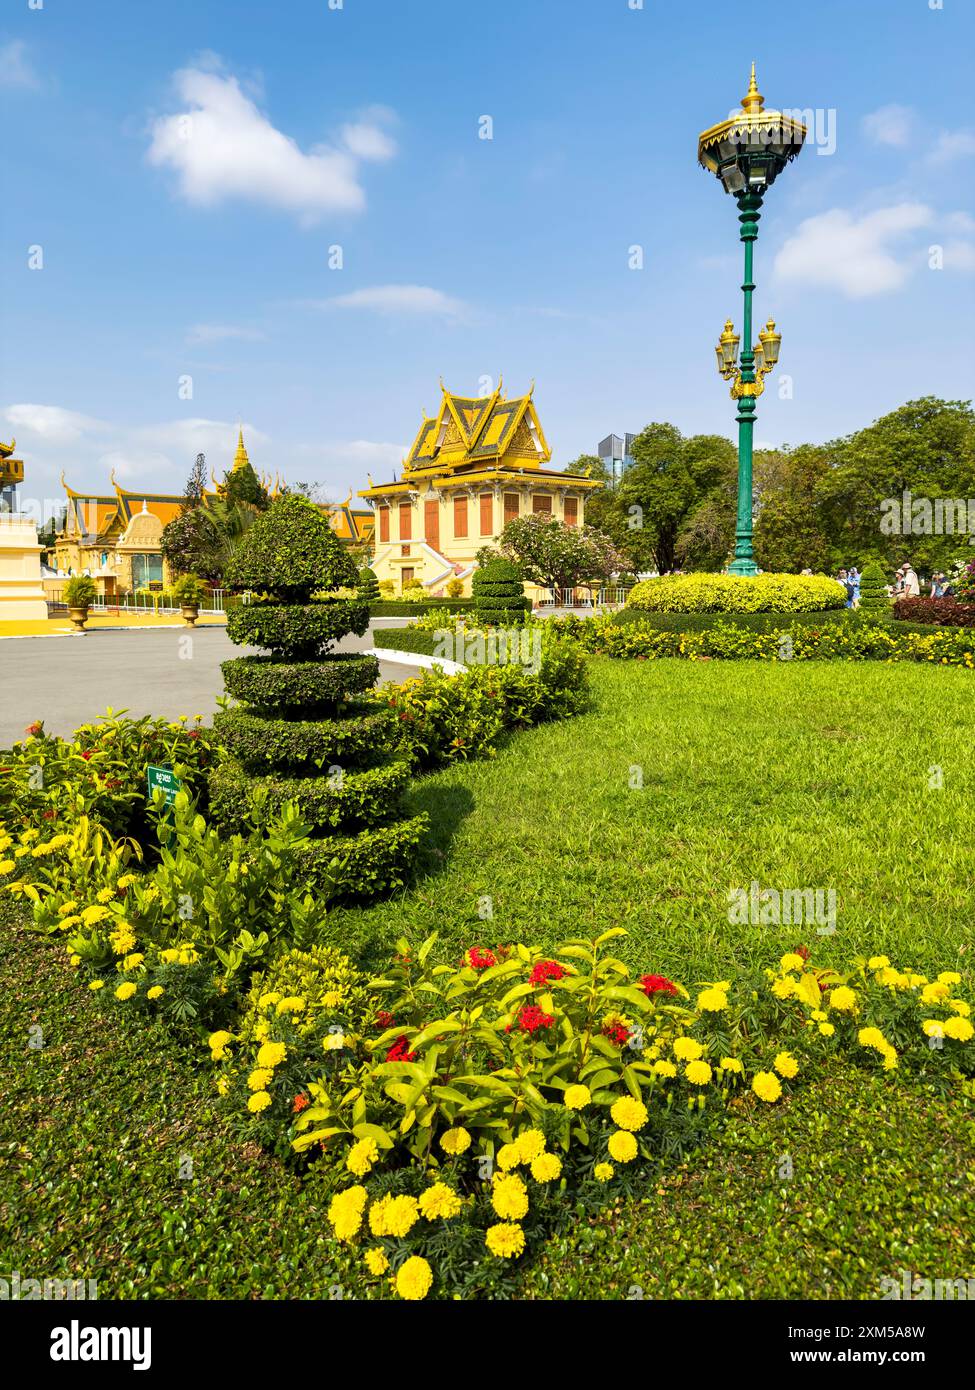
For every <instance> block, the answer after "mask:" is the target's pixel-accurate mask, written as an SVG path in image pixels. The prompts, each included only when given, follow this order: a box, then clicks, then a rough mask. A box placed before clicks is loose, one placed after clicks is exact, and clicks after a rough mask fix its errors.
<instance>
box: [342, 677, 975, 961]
mask: <svg viewBox="0 0 975 1390" xmlns="http://www.w3.org/2000/svg"><path fill="white" fill-rule="evenodd" d="M591 669H592V674H593V680H594V684H595V690H596V703H597V708H596V710H595V711H594V712H593V713H592V714H589V715H586V716H583V717H582V718H579V719H574V720H570V721H568V722H566V723H562V724H556V725H550V726H548V727H543V728H540V729H534V730H530V731H527V732H525V733H522V734H519V735H518V736H517V737H515V738H514V739H513V740H512V741H511V743H510V744H509V745H508V747H507V748H505V749H504V750H503V751H502V752H501V753H500V754H499V756H498V757H497V758H496V759H495V760H494V761H493V762H486V763H474V764H470V765H467V766H458V767H454V768H451V769H448V770H446V771H443V772H441V773H439V774H437V775H436V776H434V777H431V778H429V779H427V780H426V781H425V782H423V783H422V784H421V785H420V786H419V788H418V790H417V792H416V793H415V801H416V804H417V805H418V806H419V807H422V808H423V809H426V810H428V811H429V812H430V814H431V818H432V820H433V822H434V825H435V826H437V827H438V831H437V834H438V840H437V841H436V850H435V853H439V854H440V855H442V856H443V857H442V858H436V857H434V858H432V860H431V863H430V872H429V873H428V875H427V876H425V877H423V878H422V879H421V880H420V881H419V882H418V883H417V885H416V886H415V888H414V889H413V890H412V891H410V892H408V893H406V894H404V895H401V896H400V897H399V898H396V899H393V900H392V901H389V902H386V903H383V904H380V905H378V906H376V907H374V908H372V909H368V910H365V911H362V910H351V911H338V912H335V913H334V914H333V915H332V916H331V917H330V919H329V926H328V931H329V935H330V936H331V937H332V939H334V940H335V941H336V942H340V943H344V944H346V945H347V946H348V947H350V948H351V949H353V950H364V951H366V952H368V953H369V954H373V953H375V954H377V955H379V954H381V952H382V950H383V949H384V948H385V946H386V945H388V943H389V942H390V941H391V940H392V939H393V938H395V936H397V935H399V934H401V933H403V932H404V931H405V932H407V933H408V934H410V933H424V934H426V933H427V932H429V931H432V930H433V929H437V930H439V932H440V933H441V938H442V943H443V946H444V948H445V949H446V950H449V951H459V950H461V949H463V948H464V947H466V946H468V945H470V944H471V943H472V942H476V941H507V940H511V939H517V938H522V939H527V940H531V941H532V942H537V943H539V944H555V943H556V942H557V941H559V940H560V939H561V938H563V937H565V936H570V935H579V934H586V933H588V932H597V931H599V930H602V929H603V928H605V927H607V926H610V925H622V926H625V927H626V928H627V929H628V930H629V932H630V933H631V935H630V939H629V942H628V943H626V944H625V946H624V948H623V951H624V953H625V954H628V955H629V957H630V959H631V960H632V961H633V962H634V963H642V964H644V965H645V966H646V968H647V969H651V968H652V969H654V970H660V971H664V972H667V973H671V974H673V975H675V976H676V977H678V978H682V979H685V980H695V979H699V978H710V977H712V976H716V975H717V976H720V975H723V973H724V972H725V971H726V970H727V969H728V968H729V966H731V965H732V964H733V963H734V961H735V960H739V961H745V960H752V961H754V960H761V961H765V960H770V959H772V958H777V957H778V956H779V955H780V954H781V952H782V951H783V950H785V949H787V948H788V947H789V946H791V945H794V944H796V942H797V940H799V939H805V940H807V942H808V943H809V944H810V945H811V946H813V947H814V948H815V949H816V952H817V955H818V956H820V957H821V958H822V959H823V960H824V961H827V962H829V963H836V964H839V963H842V962H843V961H847V960H849V959H850V958H851V957H852V956H853V955H855V954H856V953H857V952H865V951H880V950H883V951H886V952H888V953H889V954H890V955H891V956H892V957H894V956H896V957H897V958H898V960H899V961H901V960H903V961H904V963H914V964H918V965H923V966H925V967H932V966H937V967H938V968H939V969H946V968H948V967H949V966H952V965H955V964H957V962H958V955H959V953H960V952H961V951H962V950H963V949H964V947H965V943H966V941H970V939H971V905H970V895H971V884H972V882H973V880H975V837H973V836H972V835H971V833H970V826H971V811H970V807H971V806H972V804H973V800H975V754H973V738H972V734H973V726H975V720H973V717H972V712H971V711H972V679H971V676H970V675H969V674H968V673H967V672H965V671H961V670H957V669H949V668H945V667H939V668H938V669H934V668H933V667H930V666H924V665H915V664H913V663H907V662H904V663H897V664H890V665H886V664H880V663H871V662H860V663H855V662H849V663H825V662H824V663H818V662H803V663H798V662H797V663H795V664H790V663H787V662H782V663H774V664H773V663H754V662H717V661H714V662H688V661H659V662H612V663H611V662H609V661H605V660H603V661H593V662H592V663H591ZM632 767H640V768H641V769H642V778H643V789H642V790H631V789H630V787H629V785H628V783H629V779H630V770H631V768H632ZM932 767H940V768H941V770H942V781H943V785H942V786H941V788H940V789H935V788H933V787H932V786H931V785H930V783H931V781H932V778H931V774H930V772H929V769H931V768H932ZM753 880H757V881H758V882H759V883H760V885H761V886H762V887H763V888H766V887H771V888H777V889H784V888H794V887H812V888H817V887H822V888H824V889H828V888H835V890H836V895H837V930H836V933H835V935H833V936H827V937H821V938H819V937H817V936H816V932H815V928H812V929H810V930H801V929H800V930H796V929H794V928H791V927H788V926H761V925H749V924H740V925H739V924H733V923H731V922H729V920H728V892H729V889H730V888H732V887H747V886H748V885H749V884H750V883H751V882H752V881H753ZM485 896H490V898H491V900H492V906H493V911H494V920H493V921H492V922H484V921H481V920H480V919H479V916H478V912H479V903H480V901H481V899H482V898H484V897H485Z"/></svg>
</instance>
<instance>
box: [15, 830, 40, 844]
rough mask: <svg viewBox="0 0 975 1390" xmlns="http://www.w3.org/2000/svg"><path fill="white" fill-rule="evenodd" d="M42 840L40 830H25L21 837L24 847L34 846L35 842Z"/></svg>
mask: <svg viewBox="0 0 975 1390" xmlns="http://www.w3.org/2000/svg"><path fill="white" fill-rule="evenodd" d="M40 838H41V832H40V831H39V830H25V831H24V833H23V835H21V837H20V843H21V844H22V845H32V844H33V843H34V841H35V840H39V839H40Z"/></svg>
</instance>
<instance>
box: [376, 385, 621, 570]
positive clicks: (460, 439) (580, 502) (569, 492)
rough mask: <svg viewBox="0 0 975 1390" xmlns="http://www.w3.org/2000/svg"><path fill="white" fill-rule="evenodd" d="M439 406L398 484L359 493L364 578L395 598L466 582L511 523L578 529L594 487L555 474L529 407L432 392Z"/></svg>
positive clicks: (523, 399)
mask: <svg viewBox="0 0 975 1390" xmlns="http://www.w3.org/2000/svg"><path fill="white" fill-rule="evenodd" d="M440 389H441V395H442V399H441V402H440V409H439V410H438V411H437V414H436V415H434V416H427V415H426V414H424V418H423V423H422V424H421V425H420V429H419V432H418V434H417V436H416V439H415V440H414V442H413V446H412V448H411V449H410V452H409V454H408V455H407V457H406V458H405V459H404V460H403V471H402V477H401V478H399V479H394V480H393V482H391V483H383V484H380V485H379V486H376V485H375V484H374V483H373V481H372V479H371V478H370V479H369V487H368V488H366V489H364V490H363V491H362V492H360V493H359V496H360V497H363V498H365V499H366V500H367V501H368V502H369V503H370V504H371V506H372V508H373V512H374V514H375V526H374V528H373V554H374V558H373V561H372V568H373V570H374V571H375V573H376V576H377V578H378V579H379V580H380V582H382V581H384V580H392V581H393V583H394V584H395V586H396V591H397V592H401V591H402V590H403V589H405V588H406V587H407V586H408V585H410V584H411V583H412V582H413V581H417V580H418V581H419V582H420V583H421V584H422V585H423V587H424V588H425V589H427V590H428V591H429V592H430V593H431V594H440V593H442V592H443V589H444V586H445V585H446V584H447V583H448V582H449V581H450V580H451V579H455V578H456V579H460V580H462V581H463V582H464V591H465V593H469V592H470V576H471V574H472V573H473V571H474V569H475V567H476V565H475V556H476V554H477V551H478V550H479V549H480V548H481V547H482V546H484V545H490V544H492V543H493V542H495V541H497V539H498V537H499V536H500V534H501V532H502V531H503V529H504V527H505V526H506V525H507V523H508V522H509V521H512V520H513V519H514V518H515V517H520V516H529V515H531V514H533V513H535V514H541V515H543V516H547V517H551V518H552V519H554V520H557V521H561V522H564V523H565V525H567V526H581V525H583V523H584V520H585V502H586V497H587V496H588V494H589V493H590V492H591V491H592V490H593V489H594V488H598V487H600V486H601V483H600V482H598V481H596V480H593V479H591V478H587V477H583V476H581V475H579V474H573V473H558V472H555V471H554V470H553V469H549V468H546V467H545V465H546V464H547V463H548V462H549V460H550V459H551V457H552V451H551V449H550V448H549V446H548V443H547V442H546V439H545V435H544V433H543V431H542V426H541V422H540V421H539V418H538V413H537V411H536V409H535V402H534V399H533V394H534V387H532V389H531V390H529V391H528V393H527V395H524V396H517V397H515V398H513V399H511V400H508V399H506V398H505V397H504V396H503V395H502V392H501V383H500V382H499V384H498V389H497V390H496V391H494V392H493V393H492V394H491V395H489V396H484V397H471V396H457V395H454V394H453V392H451V391H448V390H447V388H446V387H445V386H444V385H443V382H441V384H440Z"/></svg>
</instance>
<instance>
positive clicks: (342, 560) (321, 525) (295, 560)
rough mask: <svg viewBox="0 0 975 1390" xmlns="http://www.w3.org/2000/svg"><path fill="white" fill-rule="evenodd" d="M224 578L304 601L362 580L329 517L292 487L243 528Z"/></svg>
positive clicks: (256, 590)
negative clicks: (318, 593)
mask: <svg viewBox="0 0 975 1390" xmlns="http://www.w3.org/2000/svg"><path fill="white" fill-rule="evenodd" d="M225 578H226V583H227V587H228V588H231V589H238V590H251V591H252V592H254V593H257V594H271V595H272V596H273V597H275V598H278V599H282V600H283V601H285V602H287V603H305V602H307V601H308V599H310V598H311V596H312V594H313V593H315V592H316V591H318V590H322V589H338V588H341V587H343V586H347V587H349V588H353V589H354V588H356V587H357V585H358V582H359V575H358V571H357V570H356V567H355V563H354V561H353V560H352V558H351V556H350V555H349V554H348V552H347V551H345V550H344V549H343V548H342V544H341V542H340V541H339V540H338V538H337V536H336V535H335V533H334V531H333V530H332V528H331V527H330V526H329V524H328V521H327V520H326V519H325V517H324V516H323V515H322V513H321V512H320V511H319V510H318V508H317V507H316V506H314V505H313V504H312V503H311V502H309V501H307V500H306V499H305V498H303V497H300V496H298V495H297V494H294V493H288V494H286V495H285V496H284V497H279V498H278V499H277V501H275V502H273V503H272V504H271V506H270V507H269V508H268V509H267V511H266V512H265V513H264V514H263V515H262V516H260V517H258V519H257V521H255V522H254V524H253V526H251V527H250V529H249V530H248V531H247V532H246V533H245V535H244V536H243V537H242V539H241V540H240V542H239V544H238V546H237V549H236V550H235V552H234V554H233V556H232V558H231V560H230V561H229V563H228V565H227V569H226V576H225ZM233 640H237V639H233ZM261 645H262V646H263V645H265V644H264V643H261Z"/></svg>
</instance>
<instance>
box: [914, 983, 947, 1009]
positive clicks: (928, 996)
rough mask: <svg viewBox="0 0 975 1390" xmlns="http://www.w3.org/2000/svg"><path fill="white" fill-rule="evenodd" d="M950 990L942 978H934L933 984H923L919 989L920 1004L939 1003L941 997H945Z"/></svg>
mask: <svg viewBox="0 0 975 1390" xmlns="http://www.w3.org/2000/svg"><path fill="white" fill-rule="evenodd" d="M950 994H951V990H950V989H949V988H948V986H947V985H946V984H945V983H944V981H943V980H935V981H934V983H933V984H930V985H925V986H924V988H923V989H922V990H921V1003H922V1004H940V1003H941V1001H942V999H947V998H948V996H949V995H950Z"/></svg>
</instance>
